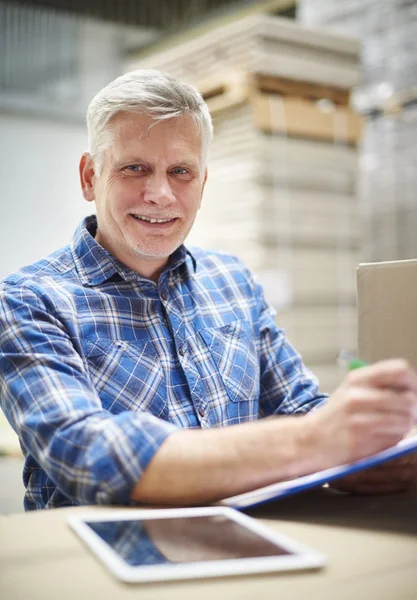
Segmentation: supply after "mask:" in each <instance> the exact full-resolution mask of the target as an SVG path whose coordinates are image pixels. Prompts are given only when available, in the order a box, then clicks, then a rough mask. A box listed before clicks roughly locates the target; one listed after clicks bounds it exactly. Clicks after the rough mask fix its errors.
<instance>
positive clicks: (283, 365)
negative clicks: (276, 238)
mask: <svg viewBox="0 0 417 600" xmlns="http://www.w3.org/2000/svg"><path fill="white" fill-rule="evenodd" d="M256 294H257V297H258V299H259V305H260V353H261V381H260V386H261V394H260V403H259V407H260V414H261V416H270V415H273V414H282V415H290V414H303V413H307V412H310V411H312V410H315V409H317V408H319V407H320V406H321V405H322V404H324V403H325V402H326V400H327V398H328V394H323V393H321V392H320V390H319V382H318V379H317V377H316V376H315V375H314V374H313V372H312V371H311V370H310V369H309V368H308V367H306V365H305V364H304V363H303V361H302V358H301V356H300V355H299V354H298V352H297V351H296V350H295V348H294V347H293V346H292V345H291V344H290V342H289V341H288V339H287V338H286V336H285V332H284V330H283V329H280V328H279V327H278V326H277V324H276V322H275V315H276V312H275V310H274V309H273V308H271V307H270V306H269V305H268V304H267V302H266V300H265V298H264V292H263V289H262V287H261V286H260V285H259V284H257V291H256Z"/></svg>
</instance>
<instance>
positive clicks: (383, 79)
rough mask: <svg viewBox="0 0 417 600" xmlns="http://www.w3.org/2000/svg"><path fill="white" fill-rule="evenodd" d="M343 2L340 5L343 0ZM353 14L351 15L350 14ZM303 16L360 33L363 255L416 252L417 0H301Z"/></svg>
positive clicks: (392, 256)
mask: <svg viewBox="0 0 417 600" xmlns="http://www.w3.org/2000/svg"><path fill="white" fill-rule="evenodd" d="M338 4H339V5H340V6H339V7H338V8H336V7H337V5H338ZM348 13H349V15H350V19H348V18H347V15H348ZM298 16H299V18H300V19H301V21H302V22H304V23H306V24H309V25H320V26H321V27H324V28H326V29H327V28H328V29H329V30H331V31H335V30H336V31H340V30H341V29H346V24H347V23H348V24H349V28H350V32H351V33H352V34H356V35H357V36H360V38H361V40H362V52H361V56H362V71H363V78H362V83H361V86H360V87H359V88H358V89H357V90H356V91H355V93H354V95H353V102H354V105H355V107H356V108H357V110H359V111H360V112H361V113H362V114H363V115H364V116H365V127H364V136H363V143H362V147H361V152H360V167H361V168H360V171H359V192H360V205H361V209H362V215H363V223H364V238H363V239H364V245H363V248H362V252H361V260H362V261H364V262H373V261H386V260H397V259H409V258H415V257H416V256H417V236H416V234H415V232H416V228H417V197H416V189H417V169H416V168H415V167H416V164H417V150H416V144H415V140H416V136H417V0H383V1H381V0H348V1H346V2H343V3H340V2H339V3H336V2H334V1H333V0H300V2H299V11H298Z"/></svg>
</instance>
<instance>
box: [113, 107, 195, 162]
mask: <svg viewBox="0 0 417 600" xmlns="http://www.w3.org/2000/svg"><path fill="white" fill-rule="evenodd" d="M111 130H112V134H113V135H112V138H113V142H112V147H113V150H114V151H116V152H117V153H118V154H119V153H121V152H122V153H124V152H130V151H131V150H134V149H140V150H142V151H146V150H148V151H149V152H152V151H153V150H156V151H158V152H159V153H161V152H162V153H167V152H172V151H183V152H184V151H187V152H191V153H200V151H201V146H202V139H201V133H200V130H199V127H198V125H197V123H196V122H195V121H194V119H193V118H192V117H191V116H190V115H181V116H180V117H175V118H171V119H166V120H164V121H158V122H156V121H155V120H154V119H153V118H152V117H150V116H149V115H143V114H136V113H126V112H123V113H119V114H118V115H116V117H115V118H114V119H113V120H112V122H111Z"/></svg>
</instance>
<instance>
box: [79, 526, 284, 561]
mask: <svg viewBox="0 0 417 600" xmlns="http://www.w3.org/2000/svg"><path fill="white" fill-rule="evenodd" d="M86 524H87V525H88V527H90V528H91V529H92V530H93V531H94V532H95V534H96V535H98V536H99V537H100V538H101V539H102V540H103V541H104V542H105V543H106V544H108V545H109V546H110V547H111V549H112V550H113V551H114V552H115V553H116V554H117V555H118V556H119V557H120V558H121V559H122V560H123V561H124V562H126V563H127V564H128V565H130V566H132V567H133V566H135V567H138V566H144V565H146V566H151V565H166V564H175V563H193V562H201V561H219V560H220V561H221V560H230V559H239V558H257V557H266V556H271V557H272V556H284V555H290V554H291V553H290V552H289V551H288V550H286V549H284V548H283V547H280V546H278V545H276V544H275V543H272V542H271V541H269V540H268V539H265V538H264V537H261V536H260V535H258V534H257V533H256V532H254V531H251V530H250V529H248V528H246V527H244V526H243V525H241V524H240V523H238V522H236V521H234V520H232V519H229V518H228V517H227V516H224V515H212V516H194V517H182V518H162V519H143V520H136V519H135V520H114V521H87V522H86Z"/></svg>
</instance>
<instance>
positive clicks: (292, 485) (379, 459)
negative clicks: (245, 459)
mask: <svg viewBox="0 0 417 600" xmlns="http://www.w3.org/2000/svg"><path fill="white" fill-rule="evenodd" d="M415 451H417V435H414V436H410V437H408V438H406V439H403V440H401V441H400V442H398V444H396V445H395V446H392V447H391V448H387V449H386V450H382V451H381V452H378V453H376V454H372V455H371V456H368V457H366V458H361V459H360V460H357V461H355V462H352V463H348V464H344V465H340V466H338V467H331V468H330V469H324V470H323V471H317V472H316V473H312V474H311V475H303V476H302V477H297V478H296V479H291V480H287V481H280V482H279V483H274V484H272V485H268V486H266V487H262V488H258V489H256V490H253V491H252V492H246V493H244V494H239V495H237V496H230V497H229V498H224V499H223V500H221V501H220V502H218V503H217V504H220V505H222V506H230V507H232V508H235V509H237V510H244V509H247V508H254V507H255V506H258V505H260V504H264V503H265V502H271V501H272V500H277V499H279V498H284V497H285V496H290V495H291V494H297V493H299V492H303V491H304V490H308V489H310V488H313V487H318V486H321V485H324V484H325V483H329V482H330V481H333V480H335V479H338V478H339V477H344V476H345V475H351V474H352V473H357V472H358V471H363V470H365V469H368V468H370V467H375V466H377V465H380V464H382V463H384V462H386V461H388V460H392V459H394V458H399V457H400V456H405V455H407V454H411V453H412V452H415Z"/></svg>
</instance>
